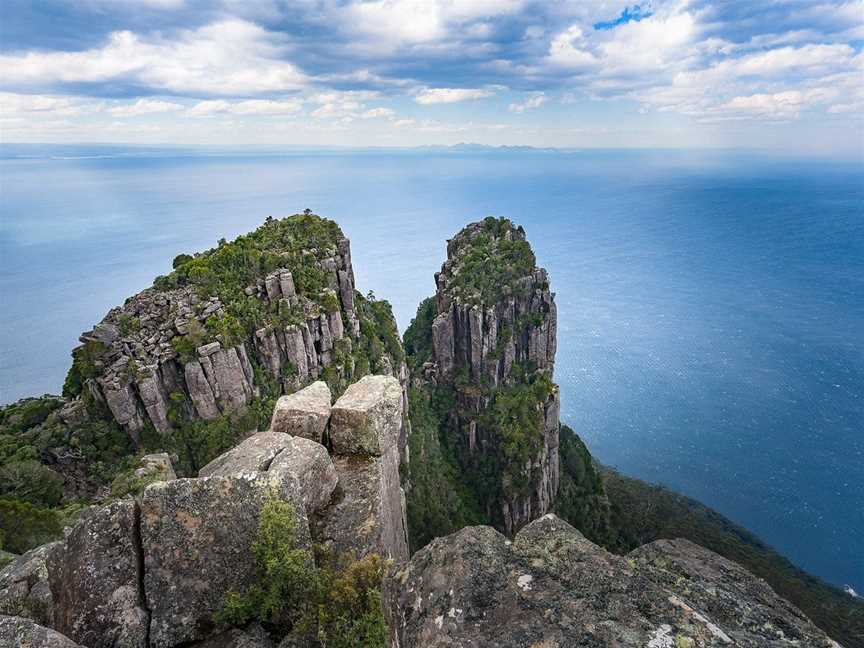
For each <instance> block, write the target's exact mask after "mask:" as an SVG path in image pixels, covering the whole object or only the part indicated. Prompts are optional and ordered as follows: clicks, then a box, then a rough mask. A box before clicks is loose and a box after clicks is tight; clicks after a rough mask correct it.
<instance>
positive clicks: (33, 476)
mask: <svg viewBox="0 0 864 648" xmlns="http://www.w3.org/2000/svg"><path fill="white" fill-rule="evenodd" d="M10 496H12V497H15V498H16V499H19V500H22V501H25V502H30V503H31V504H35V505H37V506H49V507H50V506H57V504H59V503H60V499H61V498H62V497H63V478H62V477H61V476H60V475H58V474H57V473H56V472H54V471H53V470H51V469H50V468H48V467H47V466H43V465H42V464H41V463H39V462H38V461H35V460H29V461H12V462H9V463H5V464H3V465H2V466H0V497H10Z"/></svg>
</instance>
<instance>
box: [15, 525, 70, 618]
mask: <svg viewBox="0 0 864 648" xmlns="http://www.w3.org/2000/svg"><path fill="white" fill-rule="evenodd" d="M61 544H62V543H61V542H52V543H50V544H46V545H42V546H41V547H37V548H36V549H32V550H31V551H28V552H27V553H25V554H24V555H22V556H19V557H18V558H16V559H15V560H14V561H12V562H11V563H9V564H8V565H6V567H4V568H3V570H2V571H0V614H6V615H9V616H21V617H27V618H28V619H33V620H34V621H36V622H37V623H39V624H41V625H46V626H50V625H51V624H52V623H53V622H54V597H53V595H52V594H51V586H50V585H49V584H48V566H47V562H48V558H49V556H50V555H51V553H52V552H54V551H57V549H58V547H60V545H61Z"/></svg>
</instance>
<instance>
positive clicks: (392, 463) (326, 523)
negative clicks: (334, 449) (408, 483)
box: [312, 445, 408, 563]
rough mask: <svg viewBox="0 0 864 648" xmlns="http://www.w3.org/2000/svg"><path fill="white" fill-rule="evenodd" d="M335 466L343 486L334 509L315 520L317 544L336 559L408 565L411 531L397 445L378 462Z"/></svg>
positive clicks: (339, 461)
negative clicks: (378, 559) (384, 560)
mask: <svg viewBox="0 0 864 648" xmlns="http://www.w3.org/2000/svg"><path fill="white" fill-rule="evenodd" d="M333 464H334V466H335V467H336V473H337V475H338V476H339V485H338V486H337V487H336V491H335V492H334V494H333V497H332V500H331V502H330V505H329V506H328V507H327V508H326V509H325V510H324V511H322V512H321V513H320V514H319V515H318V516H315V517H314V519H313V522H312V524H313V536H314V538H315V541H316V542H318V543H320V544H323V545H325V546H327V547H329V548H330V549H331V550H332V551H333V553H334V554H335V555H341V554H345V553H351V554H353V555H354V556H355V557H357V558H361V557H363V556H366V555H368V554H370V553H377V554H379V555H380V556H382V557H383V558H389V559H392V560H393V561H394V562H397V563H401V562H404V561H406V560H407V559H408V535H407V533H408V532H407V524H406V521H405V504H404V498H403V494H402V489H401V487H400V486H399V453H398V450H397V448H396V446H395V445H394V446H391V447H390V449H389V450H388V451H387V452H385V453H384V455H382V456H380V457H370V456H363V455H353V456H342V457H335V458H334V459H333Z"/></svg>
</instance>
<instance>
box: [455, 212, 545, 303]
mask: <svg viewBox="0 0 864 648" xmlns="http://www.w3.org/2000/svg"><path fill="white" fill-rule="evenodd" d="M510 230H515V228H514V227H513V224H512V223H511V222H510V221H509V220H507V219H505V218H501V219H496V218H491V217H490V218H486V219H485V220H484V221H483V226H482V230H481V232H480V233H478V234H475V235H474V236H472V237H471V238H470V239H468V241H467V242H465V243H463V246H464V247H465V248H466V249H465V250H464V251H463V253H462V254H461V255H460V256H458V257H456V264H455V266H454V268H453V276H452V279H451V283H450V288H451V289H453V290H455V291H457V292H458V293H459V295H460V296H461V297H462V298H463V299H464V300H465V301H466V302H468V303H475V304H493V303H495V302H497V301H499V300H500V299H501V298H502V297H503V295H504V292H503V290H504V287H505V286H506V287H508V288H509V289H510V290H511V291H513V292H514V293H517V292H519V291H520V289H521V288H520V285H519V282H518V281H517V280H518V279H520V278H522V277H525V276H526V275H530V274H531V273H532V272H533V271H534V268H535V266H536V263H537V261H536V258H535V257H534V252H533V251H532V250H531V245H530V244H529V243H528V242H527V241H524V240H516V239H515V238H513V239H510V240H508V239H506V238H505V235H506V233H507V232H508V231H510Z"/></svg>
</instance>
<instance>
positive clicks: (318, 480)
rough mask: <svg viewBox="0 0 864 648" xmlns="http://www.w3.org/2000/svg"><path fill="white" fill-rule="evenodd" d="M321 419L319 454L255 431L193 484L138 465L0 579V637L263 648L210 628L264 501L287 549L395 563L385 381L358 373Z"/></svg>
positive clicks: (167, 468) (240, 578)
mask: <svg viewBox="0 0 864 648" xmlns="http://www.w3.org/2000/svg"><path fill="white" fill-rule="evenodd" d="M325 389H326V387H325ZM307 390H308V393H304V392H307ZM320 394H321V385H320V384H319V385H312V386H309V387H307V388H306V389H305V390H301V391H300V392H298V394H297V398H296V399H294V400H295V404H294V405H293V406H292V411H293V412H294V415H296V417H297V420H312V419H314V418H315V417H317V416H318V415H319V414H320V412H321V409H322V404H321V402H319V401H320V399H318V398H317V397H318V396H320ZM328 394H329V392H328ZM302 403H306V407H307V408H308V409H307V410H304V409H303V408H304V406H303V405H302ZM328 406H329V403H328ZM333 412H339V413H340V414H339V417H338V420H333V416H332V415H330V416H327V418H326V420H325V421H324V428H325V429H330V428H331V426H332V427H333V428H334V429H336V430H338V438H339V440H340V443H339V444H338V447H339V449H338V450H337V449H334V451H333V457H332V458H331V455H330V453H329V452H328V450H327V448H325V447H324V446H323V445H321V444H320V443H317V442H316V441H313V440H311V439H307V438H303V437H299V436H291V435H289V434H286V433H284V432H273V431H267V432H259V433H256V434H253V435H252V436H250V437H248V438H247V439H245V440H244V441H243V442H241V443H240V444H239V445H238V446H236V447H235V448H233V449H232V450H230V451H228V452H226V453H225V454H223V455H222V456H220V457H218V458H216V459H215V460H214V461H212V462H211V463H209V464H208V465H207V466H205V467H204V468H202V469H201V471H200V475H199V477H197V478H185V479H175V478H173V477H174V475H173V470H171V463H170V459H169V458H168V457H167V455H164V456H162V455H151V456H149V458H148V459H146V461H145V460H142V463H144V464H145V468H144V469H146V470H148V471H149V470H150V468H148V466H149V467H151V468H153V469H154V470H156V471H157V472H156V473H154V474H155V475H157V476H158V475H161V476H164V477H165V480H163V481H157V482H156V483H153V484H150V485H149V486H147V487H146V489H145V490H144V492H143V493H142V494H141V495H140V496H139V497H137V498H133V497H127V498H124V499H120V500H118V501H116V502H114V503H112V504H109V505H107V506H103V507H99V508H96V507H94V508H92V509H90V510H88V511H87V512H85V513H84V514H83V515H82V517H81V519H80V520H79V521H78V522H77V523H76V524H75V525H74V526H73V527H72V528H71V529H69V530H68V531H67V533H66V537H65V538H64V540H62V541H60V542H55V543H52V544H49V545H46V546H44V547H41V548H39V549H37V550H34V551H31V552H29V553H28V554H25V555H23V556H20V557H18V558H17V559H15V560H14V561H13V562H12V563H11V564H10V565H8V566H7V567H6V568H4V569H3V570H2V571H0V614H6V615H8V616H7V617H0V637H3V636H6V635H3V634H2V633H3V632H5V633H7V634H8V635H9V636H12V637H14V638H15V640H19V641H24V640H25V639H26V640H27V641H31V639H29V637H33V638H34V639H33V640H32V641H33V643H32V644H22V645H33V646H34V647H37V646H38V647H42V646H44V647H46V648H47V647H49V646H56V647H57V648H74V647H75V646H80V647H81V648H108V647H111V648H115V647H116V648H174V647H177V646H184V647H187V646H193V645H195V646H207V647H210V648H272V646H273V642H272V641H271V639H270V638H269V637H268V636H267V634H266V632H264V630H263V629H261V628H260V627H257V629H256V627H251V626H250V627H247V628H244V629H237V628H234V629H227V630H226V628H225V627H224V626H220V625H219V623H218V622H217V613H218V612H219V611H220V609H221V608H222V606H223V605H224V602H225V595H226V594H227V593H228V592H229V591H236V592H242V591H245V590H246V589H247V588H249V587H250V586H251V585H253V584H255V583H256V582H257V581H256V579H257V578H258V573H257V572H256V564H255V561H254V560H253V558H252V545H253V543H254V542H255V540H256V538H257V535H258V527H259V522H260V518H261V513H262V511H263V509H264V506H265V504H266V503H267V502H268V501H270V500H271V499H272V498H276V499H278V500H279V501H281V502H283V503H287V504H289V505H290V507H291V509H292V510H293V513H294V519H295V524H296V546H297V547H298V548H305V549H311V547H312V543H313V542H314V543H316V544H320V545H324V546H327V547H329V548H330V549H331V550H332V554H333V556H334V557H340V556H342V555H343V554H345V553H350V554H351V556H353V557H354V558H362V557H364V556H367V555H368V554H371V553H375V554H378V555H380V556H382V557H384V558H387V559H390V560H392V561H394V563H396V564H403V563H404V562H406V561H407V560H408V548H407V534H406V527H405V508H404V494H403V492H402V489H401V487H400V483H399V449H398V442H399V435H400V433H401V430H402V424H403V411H402V388H401V386H400V384H399V381H398V380H397V379H396V378H394V377H392V376H366V377H364V378H363V379H362V380H360V381H359V382H357V383H356V384H354V385H351V386H350V387H349V389H348V390H346V393H345V395H344V396H343V397H342V398H340V399H339V400H338V401H337V402H336V404H335V405H334V406H333ZM147 474H148V475H151V473H150V472H148V473H147ZM151 476H152V475H151ZM310 520H311V524H310ZM309 555H310V560H312V558H311V556H312V555H313V554H312V552H311V551H310V554H309ZM2 645H6V644H2Z"/></svg>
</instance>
